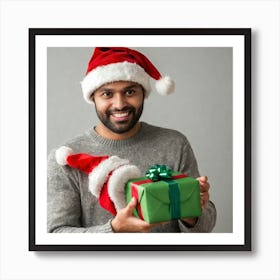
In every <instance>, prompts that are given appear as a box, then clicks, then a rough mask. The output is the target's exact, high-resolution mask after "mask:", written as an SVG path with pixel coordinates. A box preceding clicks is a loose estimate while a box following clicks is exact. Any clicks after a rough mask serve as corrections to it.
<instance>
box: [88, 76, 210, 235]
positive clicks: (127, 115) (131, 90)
mask: <svg viewBox="0 0 280 280" xmlns="http://www.w3.org/2000/svg"><path fill="white" fill-rule="evenodd" d="M91 98H92V100H93V102H94V104H95V110H96V113H97V115H98V117H99V119H100V123H99V124H98V125H97V126H96V128H95V130H96V132H97V133H98V134H99V135H101V136H102V137H104V138H107V139H112V140H124V139H128V138H130V137H133V136H134V135H136V134H137V133H138V131H139V129H140V122H139V118H140V117H141V114H142V110H143V104H144V89H143V88H142V86H140V85H139V84H137V83H133V82H125V81H119V82H113V83H108V84H105V85H102V86H101V87H100V88H98V89H97V90H96V91H95V92H94V93H93V94H92V97H91ZM197 180H198V181H199V183H200V204H201V208H202V211H204V209H205V206H206V204H207V202H208V201H209V188H210V184H209V182H208V178H207V177H206V176H202V177H199V178H197ZM136 205H137V201H136V200H135V199H134V198H133V199H132V200H131V201H130V203H129V204H128V205H127V206H126V207H125V208H123V209H121V210H120V211H119V212H118V213H117V215H116V216H115V218H114V219H113V220H112V228H113V230H114V232H149V231H150V230H151V229H152V228H153V227H154V226H156V225H158V223H157V224H149V223H147V222H145V221H143V220H141V219H139V218H136V217H134V216H133V209H134V208H135V207H136ZM182 221H183V222H184V223H185V224H186V225H187V226H194V225H195V223H196V221H197V218H196V217H193V218H185V219H182ZM160 224H162V223H160Z"/></svg>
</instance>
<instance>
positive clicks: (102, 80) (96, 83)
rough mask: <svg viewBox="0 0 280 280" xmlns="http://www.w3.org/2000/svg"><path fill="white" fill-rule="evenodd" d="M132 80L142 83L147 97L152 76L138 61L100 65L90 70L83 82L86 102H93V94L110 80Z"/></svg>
mask: <svg viewBox="0 0 280 280" xmlns="http://www.w3.org/2000/svg"><path fill="white" fill-rule="evenodd" d="M117 81H131V82H135V83H138V84H140V85H142V86H143V87H144V89H145V97H148V95H149V94H150V92H151V85H150V76H149V75H148V74H147V73H146V72H145V70H144V69H143V68H142V67H141V66H139V65H138V64H136V63H130V62H127V61H124V62H118V63H112V64H108V65H105V66H99V67H97V68H95V69H94V70H92V71H91V72H89V73H88V74H87V75H86V76H85V78H84V79H83V81H82V82H81V86H82V91H83V96H84V99H85V100H86V102H88V103H90V104H92V103H93V102H92V101H91V100H90V96H91V94H92V93H93V92H94V91H95V90H96V89H98V88H99V87H101V86H102V85H104V84H106V83H109V82H117Z"/></svg>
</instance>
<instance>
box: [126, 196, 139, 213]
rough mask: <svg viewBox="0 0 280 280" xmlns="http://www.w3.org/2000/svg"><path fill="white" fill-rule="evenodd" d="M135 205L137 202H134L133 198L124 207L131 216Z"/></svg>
mask: <svg viewBox="0 0 280 280" xmlns="http://www.w3.org/2000/svg"><path fill="white" fill-rule="evenodd" d="M136 205H137V200H136V198H135V197H132V199H131V200H130V202H129V203H128V205H127V206H126V209H127V211H128V212H129V213H131V214H132V212H133V210H134V208H135V207H136Z"/></svg>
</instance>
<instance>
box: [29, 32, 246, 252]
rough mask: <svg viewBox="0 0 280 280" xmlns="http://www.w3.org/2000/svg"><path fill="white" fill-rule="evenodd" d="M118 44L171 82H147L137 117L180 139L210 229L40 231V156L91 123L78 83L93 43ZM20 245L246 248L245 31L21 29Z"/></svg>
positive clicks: (43, 211)
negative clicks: (211, 213) (24, 177)
mask: <svg viewBox="0 0 280 280" xmlns="http://www.w3.org/2000/svg"><path fill="white" fill-rule="evenodd" d="M119 46H123V47H129V48H132V49H135V50H138V51H140V52H142V53H144V54H146V55H147V56H148V57H149V58H151V60H152V61H153V62H154V63H155V65H157V66H158V67H159V69H161V72H163V73H164V74H168V75H170V76H172V78H173V79H174V81H175V93H174V95H172V96H166V97H162V96H158V95H156V94H154V93H153V92H154V91H155V88H154V86H153V85H152V93H151V95H150V96H149V98H147V99H146V100H145V102H144V104H145V105H144V110H143V115H142V117H141V119H142V121H144V122H149V123H151V124H153V125H155V126H161V127H166V128H171V129H175V130H178V131H180V132H181V133H183V134H184V135H186V136H187V138H188V139H189V140H190V143H191V145H192V148H193V150H194V153H195V155H196V158H197V162H198V166H199V170H200V173H201V174H202V175H206V176H207V177H208V179H209V182H210V185H211V187H210V200H211V201H212V202H213V203H214V204H215V207H216V211H217V220H216V224H215V227H214V229H213V231H212V232H211V233H206V232H199V233H180V232H176V233H145V234H143V233H70V232H69V233H52V232H48V230H47V220H48V208H47V200H48V199H47V189H48V186H47V169H48V164H47V162H48V155H49V154H50V152H51V151H52V150H54V149H57V148H58V147H59V146H60V145H62V143H63V142H64V141H65V140H67V139H71V137H74V136H76V135H79V134H81V133H83V131H85V130H86V129H88V128H90V127H92V126H94V125H95V124H97V122H98V118H97V116H96V112H95V108H94V106H92V105H89V104H86V102H84V100H83V97H82V91H81V84H80V82H81V80H82V78H83V76H84V74H85V72H86V68H87V63H88V60H89V58H90V57H91V55H92V52H93V50H94V48H95V47H119ZM81 199H82V198H81ZM83 214H84V215H86V213H83ZM80 219H81V220H83V218H82V217H81V218H80ZM81 223H82V222H81ZM84 226H85V227H86V225H84ZM29 250H30V251H118V250H122V251H250V250H251V30H250V29H248V28H244V29H242V28H225V29H215V28H212V29H211V28H207V29H184V28H181V29H180V28H178V29H44V28H41V29H36V28H31V29H29Z"/></svg>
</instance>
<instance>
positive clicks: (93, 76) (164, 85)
mask: <svg viewBox="0 0 280 280" xmlns="http://www.w3.org/2000/svg"><path fill="white" fill-rule="evenodd" d="M150 78H153V79H154V80H156V83H155V87H156V90H157V92H158V93H159V94H161V95H168V94H171V93H172V92H173V91H174V88H175V84H174V81H173V80H172V79H171V78H170V77H169V76H165V77H163V76H162V75H161V74H160V72H159V71H158V70H157V68H156V67H155V66H154V65H153V64H152V62H151V61H150V60H149V59H148V58H147V57H146V56H145V55H144V54H142V53H140V52H138V51H136V50H132V49H129V48H125V47H108V48H106V47H97V48H95V49H94V52H93V55H92V57H91V59H90V61H89V63H88V68H87V71H86V75H85V77H84V79H83V81H82V82H81V86H82V91H83V96H84V98H85V100H86V101H87V102H88V103H93V101H92V100H91V98H90V97H91V95H92V93H93V92H94V91H95V90H96V89H98V88H99V87H100V86H102V85H104V84H106V83H109V82H116V81H131V82H135V83H138V84H140V85H142V86H143V88H144V89H145V97H148V95H149V94H150V92H151V85H150Z"/></svg>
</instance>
